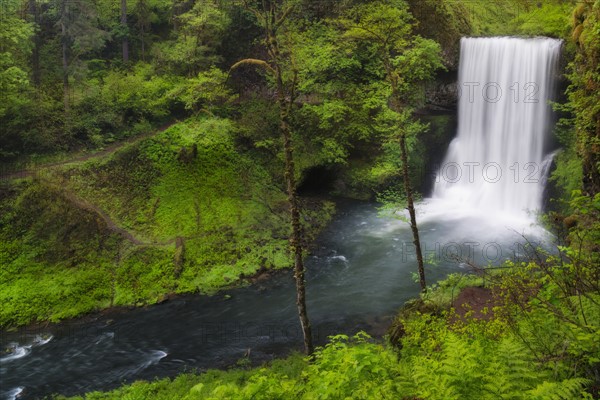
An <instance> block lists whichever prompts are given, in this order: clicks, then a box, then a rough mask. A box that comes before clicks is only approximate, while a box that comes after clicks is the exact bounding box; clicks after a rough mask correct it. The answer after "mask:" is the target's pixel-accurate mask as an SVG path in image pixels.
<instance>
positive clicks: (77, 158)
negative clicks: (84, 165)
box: [0, 121, 177, 180]
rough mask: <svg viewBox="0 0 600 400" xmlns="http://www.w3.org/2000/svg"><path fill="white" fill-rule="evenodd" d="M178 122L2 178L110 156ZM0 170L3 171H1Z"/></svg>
mask: <svg viewBox="0 0 600 400" xmlns="http://www.w3.org/2000/svg"><path fill="white" fill-rule="evenodd" d="M176 122H177V121H173V122H169V123H168V124H165V125H163V126H161V127H160V128H158V129H156V130H154V131H150V132H147V133H144V134H141V135H138V136H134V137H131V138H129V139H126V140H123V141H119V142H115V143H113V144H111V145H109V146H107V147H105V148H104V149H102V150H100V151H97V152H90V153H81V154H79V155H77V154H74V155H73V156H72V158H69V159H67V160H64V161H58V162H53V163H46V164H40V165H36V166H35V167H33V168H30V169H22V170H19V171H12V172H9V173H7V174H0V180H11V179H24V178H29V177H32V176H35V175H37V174H39V173H40V172H41V171H42V170H44V169H48V168H57V167H62V166H65V165H67V164H71V163H77V162H84V161H88V160H92V159H95V158H102V157H106V156H109V155H111V154H113V153H115V152H117V151H118V150H120V149H122V148H123V147H124V146H126V145H129V144H133V143H137V142H140V141H142V140H144V139H147V138H149V137H152V136H154V135H157V134H159V133H161V132H163V131H165V130H167V129H168V128H170V127H171V126H172V125H174V124H175V123H176ZM0 172H2V171H0Z"/></svg>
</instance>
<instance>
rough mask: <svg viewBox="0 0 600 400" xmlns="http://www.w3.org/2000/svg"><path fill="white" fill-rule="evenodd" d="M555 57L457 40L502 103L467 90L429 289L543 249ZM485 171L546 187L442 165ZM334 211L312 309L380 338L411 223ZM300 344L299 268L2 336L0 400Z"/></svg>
mask: <svg viewBox="0 0 600 400" xmlns="http://www.w3.org/2000/svg"><path fill="white" fill-rule="evenodd" d="M559 48H560V42H559V41H556V40H552V39H528V40H525V39H515V38H487V39H463V41H462V59H461V65H460V83H461V85H465V84H466V83H469V85H471V86H472V87H475V88H477V87H479V88H483V87H485V86H486V85H487V84H488V83H496V84H497V85H498V87H500V88H501V90H502V97H501V98H500V99H498V101H490V99H494V100H495V97H493V96H494V93H495V92H493V90H494V89H491V88H493V87H495V86H494V85H490V86H489V87H488V89H489V90H488V91H487V92H481V90H480V91H479V96H482V95H485V96H487V97H484V98H478V97H477V93H476V91H475V94H474V96H473V99H472V101H470V98H469V96H468V95H469V93H466V94H465V92H464V89H463V95H462V97H461V99H460V104H459V131H458V135H457V138H456V139H455V140H454V141H453V142H452V144H451V146H450V149H449V151H448V155H447V158H446V162H445V163H444V166H442V168H441V169H440V173H439V174H438V178H437V180H438V182H436V184H435V187H434V193H433V196H432V198H430V199H426V200H425V201H424V202H423V203H422V204H420V205H419V206H418V211H419V213H418V220H419V228H420V233H421V241H422V246H423V250H424V253H425V257H426V258H427V259H428V260H430V261H431V262H432V264H431V265H429V266H427V268H426V274H427V279H428V281H429V283H432V282H435V281H436V280H439V279H442V278H443V277H444V276H446V275H447V274H448V273H451V272H454V271H464V268H463V267H464V264H462V262H463V261H470V262H474V263H476V264H479V265H483V266H485V265H488V264H493V265H497V264H499V263H501V262H502V261H504V260H507V259H512V260H515V259H517V260H518V259H520V257H522V256H523V254H522V253H523V251H522V250H523V247H522V244H523V240H524V237H527V238H528V240H536V241H537V240H541V241H546V240H548V239H549V236H548V234H547V233H546V232H545V231H544V230H543V229H541V228H540V227H538V226H537V224H536V223H535V219H534V218H533V217H532V216H531V215H529V214H528V213H527V211H530V210H538V209H539V208H540V206H541V200H542V192H543V178H544V176H545V174H546V171H547V165H548V164H549V161H548V158H547V157H546V155H545V152H546V150H547V147H548V146H547V143H546V142H547V140H546V137H547V131H548V128H549V121H550V115H549V111H548V107H547V100H548V99H549V97H550V94H551V93H552V84H551V82H552V77H553V74H554V72H553V68H554V66H555V64H556V60H557V57H558V52H559ZM476 83H479V86H477V85H475V84H476ZM514 83H517V84H518V85H517V86H518V88H520V89H519V90H520V92H519V93H520V98H519V99H520V100H524V99H525V98H526V96H527V95H532V94H531V93H533V92H531V93H530V92H528V91H527V90H531V89H528V88H530V87H531V86H526V85H527V84H533V85H534V86H533V88H534V89H536V90H537V92H535V93H537V94H536V96H537V99H538V102H537V103H523V102H515V100H517V99H516V98H515V97H513V96H514V95H515V94H514V93H511V90H510V88H511V85H513V84H514ZM507 85H508V86H507ZM505 86H507V87H505ZM467 89H468V88H467ZM495 90H497V91H498V88H497V87H496V89H495ZM498 93H500V92H499V91H498ZM545 158H546V163H545V165H544V159H545ZM475 163H479V164H480V165H479V168H480V169H479V171H477V169H475V167H477V165H476V164H475ZM491 163H496V164H498V166H499V168H500V171H501V173H502V174H508V172H511V171H512V170H511V169H510V168H511V167H512V166H514V165H515V163H517V164H518V168H517V169H518V170H519V172H520V173H521V178H524V176H525V175H526V173H528V172H530V169H531V165H529V163H532V165H533V167H534V168H538V176H537V178H538V179H537V180H536V181H535V182H524V181H523V182H521V179H517V180H516V181H515V179H512V178H514V175H513V176H511V179H504V180H498V181H496V182H490V181H493V179H491V178H492V177H494V176H493V175H485V176H483V177H481V178H478V177H474V178H473V179H472V180H470V179H468V177H467V179H465V178H464V177H461V178H460V179H458V180H457V179H456V176H450V178H451V179H449V177H448V176H447V175H446V174H448V173H450V172H449V171H450V169H448V167H447V166H448V165H453V166H455V167H456V166H458V167H460V168H463V169H464V168H473V169H474V171H473V172H474V173H477V172H479V173H481V172H482V171H485V173H488V174H493V173H494V171H492V169H496V166H493V167H488V169H487V170H485V169H483V168H484V167H485V166H486V165H487V164H490V165H492V164H491ZM528 168H529V169H528ZM455 169H456V168H455ZM456 170H458V169H456ZM465 171H466V170H465ZM511 173H512V172H511ZM503 176H504V175H503ZM494 179H495V178H494ZM339 210H340V211H339V213H338V215H337V216H336V218H335V220H334V221H333V222H332V223H331V225H330V226H329V227H328V228H327V229H326V231H325V232H323V234H322V235H321V237H320V239H319V240H318V241H317V244H318V247H317V248H316V249H315V251H314V252H313V254H312V255H311V256H310V257H309V258H308V260H307V269H308V272H307V291H308V293H307V299H308V311H309V315H310V318H311V321H312V323H313V326H314V331H315V335H316V341H317V343H319V344H323V343H325V342H326V338H327V336H328V335H331V334H334V333H339V332H346V333H352V332H356V331H359V330H366V331H367V332H371V333H373V334H375V335H381V334H383V333H385V328H386V327H387V325H388V324H389V317H390V316H392V315H393V314H394V313H395V312H396V311H397V310H398V308H399V307H401V306H402V304H403V303H404V302H405V301H406V300H408V299H409V298H411V297H414V296H416V295H417V294H418V291H419V288H418V285H417V284H416V283H415V282H414V280H413V274H414V273H415V272H416V267H415V264H416V262H415V256H414V250H413V246H412V236H411V232H410V229H408V226H407V224H406V223H405V222H403V221H401V220H400V219H393V218H380V217H379V215H378V211H377V209H376V207H375V205H373V204H366V203H356V202H347V203H346V204H342V205H341V206H340V207H339ZM301 346H302V337H301V332H300V329H299V322H298V318H297V313H296V306H295V286H294V282H293V279H292V273H291V271H284V272H282V273H280V274H276V275H275V276H274V277H272V278H270V279H268V280H265V281H262V282H259V283H256V284H254V285H252V286H249V287H246V288H239V289H235V290H231V291H228V292H227V294H220V295H216V296H212V297H209V296H189V297H182V298H178V299H175V300H171V301H169V302H167V303H164V304H161V305H157V306H152V307H148V308H142V309H135V310H131V311H127V312H123V313H115V314H113V315H109V316H104V317H100V318H98V319H96V320H94V321H92V322H90V321H87V322H72V323H65V324H61V325H58V326H55V327H53V328H51V329H45V330H40V331H36V332H27V331H21V332H15V333H7V332H2V334H1V336H0V379H1V380H0V382H1V386H0V397H2V398H6V399H15V398H38V397H43V396H45V395H49V394H52V393H61V394H64V395H75V394H82V393H84V392H87V391H92V390H108V389H112V388H115V387H118V386H119V385H121V384H123V383H125V382H130V381H133V380H137V379H152V378H154V377H164V376H174V375H176V374H178V373H181V372H185V371H190V370H196V369H198V370H204V369H207V368H215V367H224V366H229V365H233V364H234V363H235V362H236V361H237V360H239V359H241V358H242V357H249V358H250V359H251V360H252V361H254V362H261V361H265V360H269V359H272V358H273V357H275V356H280V355H284V354H286V353H288V352H289V351H291V350H293V349H298V350H299V349H301Z"/></svg>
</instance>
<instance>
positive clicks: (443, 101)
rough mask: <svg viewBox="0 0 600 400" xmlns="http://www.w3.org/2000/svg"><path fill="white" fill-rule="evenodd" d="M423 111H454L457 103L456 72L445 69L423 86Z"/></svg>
mask: <svg viewBox="0 0 600 400" xmlns="http://www.w3.org/2000/svg"><path fill="white" fill-rule="evenodd" d="M424 91H425V93H424V97H425V104H424V111H425V112H429V111H434V112H436V111H456V108H457V105H458V96H459V90H458V72H457V71H446V72H443V73H440V74H438V76H437V77H436V79H435V80H434V81H432V82H431V83H429V84H428V85H427V86H425V88H424Z"/></svg>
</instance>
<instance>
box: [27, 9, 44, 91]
mask: <svg viewBox="0 0 600 400" xmlns="http://www.w3.org/2000/svg"><path fill="white" fill-rule="evenodd" d="M29 15H30V21H31V23H32V24H33V25H34V26H36V27H37V26H38V25H39V22H40V21H39V7H38V4H37V0H29ZM31 70H32V74H31V75H32V78H33V83H34V85H35V86H36V87H39V86H40V81H41V79H42V78H41V72H40V38H39V34H38V32H37V31H36V32H35V33H34V36H33V48H32V51H31Z"/></svg>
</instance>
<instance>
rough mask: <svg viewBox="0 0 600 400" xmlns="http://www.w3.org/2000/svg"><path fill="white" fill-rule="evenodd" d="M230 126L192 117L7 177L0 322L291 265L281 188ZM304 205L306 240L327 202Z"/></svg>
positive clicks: (67, 313) (153, 297) (226, 282)
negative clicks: (107, 152) (105, 151)
mask: <svg viewBox="0 0 600 400" xmlns="http://www.w3.org/2000/svg"><path fill="white" fill-rule="evenodd" d="M234 129H235V128H234V125H233V123H231V122H230V121H228V120H222V119H216V118H199V119H194V118H192V119H190V120H188V121H186V122H182V123H179V124H176V125H174V126H172V127H171V128H169V129H168V130H166V131H164V132H161V133H159V134H157V135H156V136H154V137H152V138H149V139H145V140H143V141H141V142H139V143H136V144H132V145H129V146H126V147H124V148H123V149H122V150H120V151H118V152H116V153H115V154H113V155H111V156H109V157H107V158H99V159H96V160H92V161H88V162H85V163H81V164H78V165H67V166H64V167H62V168H57V169H53V170H46V171H40V173H38V174H36V176H35V177H33V178H28V179H23V180H19V181H11V182H3V183H2V186H1V188H0V194H1V196H0V210H1V217H0V259H2V269H1V270H0V282H1V283H0V286H1V288H2V290H1V291H0V302H1V303H2V304H3V307H2V308H1V310H0V326H2V327H5V328H7V327H11V326H12V327H14V326H18V325H23V324H27V323H30V322H35V321H52V322H55V321H59V320H61V319H64V318H71V317H76V316H80V315H82V314H84V313H88V312H91V311H95V310H100V309H104V308H107V307H110V306H128V305H145V304H152V303H155V302H157V301H160V300H161V299H162V298H164V297H165V296H166V295H167V294H170V293H192V292H202V293H212V292H215V291H216V290H219V289H221V288H226V287H229V286H232V285H237V284H239V283H240V277H241V276H251V275H253V274H255V273H256V272H257V271H259V270H260V271H262V270H274V269H281V268H286V267H288V266H289V265H290V260H289V257H288V254H287V239H286V238H287V231H288V222H287V213H286V212H287V205H286V197H285V194H284V193H283V192H282V190H281V189H280V188H279V187H277V186H276V185H275V184H273V183H272V182H273V178H272V176H270V175H269V173H268V172H267V171H266V170H265V169H264V168H263V167H261V165H259V164H258V163H257V162H255V161H254V160H253V158H252V156H251V155H249V154H246V153H245V152H243V151H241V150H239V149H238V148H237V147H236V145H235V142H234V137H235V136H234ZM306 210H307V211H305V216H304V218H303V219H304V221H305V222H306V226H307V232H308V239H309V240H310V239H311V237H314V235H315V234H316V233H317V232H318V231H319V230H320V229H321V228H322V227H323V226H324V225H325V224H326V223H327V221H328V220H329V218H330V216H331V215H332V213H333V204H332V203H330V202H325V201H317V200H315V201H313V202H312V206H310V207H307V208H306Z"/></svg>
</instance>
